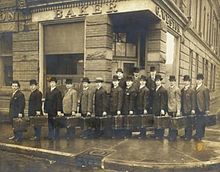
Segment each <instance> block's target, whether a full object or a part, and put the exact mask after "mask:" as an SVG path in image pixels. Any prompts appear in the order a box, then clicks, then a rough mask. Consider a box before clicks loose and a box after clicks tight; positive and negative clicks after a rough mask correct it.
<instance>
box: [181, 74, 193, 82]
mask: <svg viewBox="0 0 220 172" xmlns="http://www.w3.org/2000/svg"><path fill="white" fill-rule="evenodd" d="M183 81H191V79H190V76H189V75H184V76H183Z"/></svg>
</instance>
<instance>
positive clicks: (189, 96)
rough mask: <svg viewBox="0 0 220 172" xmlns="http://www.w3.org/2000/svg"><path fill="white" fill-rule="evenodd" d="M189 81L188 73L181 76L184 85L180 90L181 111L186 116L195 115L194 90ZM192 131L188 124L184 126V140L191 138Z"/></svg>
mask: <svg viewBox="0 0 220 172" xmlns="http://www.w3.org/2000/svg"><path fill="white" fill-rule="evenodd" d="M190 81H191V79H190V76H189V75H184V76H183V82H184V87H183V88H182V90H181V112H182V115H183V116H186V117H189V116H191V115H195V90H193V89H192V88H191V86H190ZM192 131H193V130H192V126H189V125H188V126H187V127H186V128H185V136H184V139H185V140H191V138H192Z"/></svg>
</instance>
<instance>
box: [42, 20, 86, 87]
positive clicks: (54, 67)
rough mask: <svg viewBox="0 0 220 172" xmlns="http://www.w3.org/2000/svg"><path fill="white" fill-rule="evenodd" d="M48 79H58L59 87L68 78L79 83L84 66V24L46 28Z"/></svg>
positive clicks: (64, 24) (67, 24) (53, 25)
mask: <svg viewBox="0 0 220 172" xmlns="http://www.w3.org/2000/svg"><path fill="white" fill-rule="evenodd" d="M44 54H45V56H44V57H45V70H46V77H47V78H50V77H56V78H57V80H58V85H64V84H65V80H66V78H71V79H72V80H73V82H74V83H79V82H80V79H81V78H82V77H83V66H84V22H76V23H60V24H50V25H45V26H44Z"/></svg>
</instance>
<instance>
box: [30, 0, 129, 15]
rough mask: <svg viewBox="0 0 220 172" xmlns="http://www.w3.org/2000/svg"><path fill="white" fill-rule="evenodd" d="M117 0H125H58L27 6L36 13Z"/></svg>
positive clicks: (116, 0)
mask: <svg viewBox="0 0 220 172" xmlns="http://www.w3.org/2000/svg"><path fill="white" fill-rule="evenodd" d="M119 1H127V0H101V1H100V0H87V1H73V0H63V1H60V2H51V3H43V4H39V5H28V8H29V9H30V10H31V11H32V13H38V12H44V11H51V10H57V9H66V8H73V7H80V6H88V5H97V4H106V3H116V2H119Z"/></svg>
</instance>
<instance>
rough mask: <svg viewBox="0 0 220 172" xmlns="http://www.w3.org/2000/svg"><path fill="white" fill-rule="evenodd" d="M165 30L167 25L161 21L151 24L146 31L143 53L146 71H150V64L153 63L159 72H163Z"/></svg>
mask: <svg viewBox="0 0 220 172" xmlns="http://www.w3.org/2000/svg"><path fill="white" fill-rule="evenodd" d="M166 32H167V26H166V24H165V23H163V22H162V21H160V22H159V23H156V24H154V25H152V27H151V28H150V29H149V31H148V34H147V40H148V41H147V42H146V55H145V66H146V70H147V72H149V71H150V66H152V65H153V66H155V67H156V70H157V71H158V72H159V73H161V74H164V73H165V62H166Z"/></svg>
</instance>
